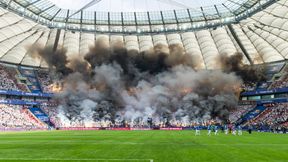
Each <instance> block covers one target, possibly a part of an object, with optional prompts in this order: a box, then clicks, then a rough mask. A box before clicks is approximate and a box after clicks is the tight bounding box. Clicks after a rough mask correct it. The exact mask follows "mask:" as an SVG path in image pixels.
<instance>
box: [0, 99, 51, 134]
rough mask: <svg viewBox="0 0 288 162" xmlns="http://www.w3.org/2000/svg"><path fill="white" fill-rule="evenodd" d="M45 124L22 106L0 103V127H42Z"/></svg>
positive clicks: (44, 126)
mask: <svg viewBox="0 0 288 162" xmlns="http://www.w3.org/2000/svg"><path fill="white" fill-rule="evenodd" d="M44 128H46V125H45V124H44V123H42V122H40V121H38V120H37V119H36V118H35V117H34V116H33V115H32V114H31V112H30V111H29V110H28V109H27V108H26V107H23V106H16V105H4V104H0V129H1V130H3V129H11V130H13V129H24V130H30V129H44Z"/></svg>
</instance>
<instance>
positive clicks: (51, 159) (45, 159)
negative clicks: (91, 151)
mask: <svg viewBox="0 0 288 162" xmlns="http://www.w3.org/2000/svg"><path fill="white" fill-rule="evenodd" d="M2 160H8V161H10V160H22V161H48V160H49V161H149V162H154V160H153V159H57V158H42V159H37V158H0V161H2Z"/></svg>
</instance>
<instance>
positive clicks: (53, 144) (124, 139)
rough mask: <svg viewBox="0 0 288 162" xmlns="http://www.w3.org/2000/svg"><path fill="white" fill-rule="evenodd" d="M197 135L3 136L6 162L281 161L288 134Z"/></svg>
mask: <svg viewBox="0 0 288 162" xmlns="http://www.w3.org/2000/svg"><path fill="white" fill-rule="evenodd" d="M194 133H195V132H194V131H188V130H187V131H160V130H156V131H47V132H9V133H0V161H7V162H12V161H26V162H27V161H32V162H60V161H64V162H65V161H69V162H85V161H86V162H88V161H89V162H92V161H94V162H194V161H199V162H205V161H207V162H214V161H217V162H218V161H219V162H221V161H225V162H226V161H227V162H233V161H235V162H242V161H243V162H244V161H245V162H256V161H267V162H273V161H274V162H280V161H288V134H286V135H284V134H273V133H256V132H253V134H251V135H250V134H247V133H246V132H244V134H243V135H242V136H233V135H224V134H223V133H220V134H219V135H217V136H215V135H211V136H207V135H206V131H202V132H201V136H195V135H194Z"/></svg>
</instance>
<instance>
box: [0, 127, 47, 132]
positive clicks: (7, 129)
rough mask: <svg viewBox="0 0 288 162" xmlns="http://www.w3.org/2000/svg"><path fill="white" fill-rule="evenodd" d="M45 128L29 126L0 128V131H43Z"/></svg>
mask: <svg viewBox="0 0 288 162" xmlns="http://www.w3.org/2000/svg"><path fill="white" fill-rule="evenodd" d="M44 130H47V128H31V129H24V128H0V132H5V131H6V132H10V131H11V132H14V131H44Z"/></svg>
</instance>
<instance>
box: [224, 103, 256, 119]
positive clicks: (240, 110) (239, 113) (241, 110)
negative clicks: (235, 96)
mask: <svg viewBox="0 0 288 162" xmlns="http://www.w3.org/2000/svg"><path fill="white" fill-rule="evenodd" d="M255 106H256V105H238V106H237V108H236V109H235V110H233V111H231V112H230V115H229V120H230V122H232V123H235V122H237V120H238V119H240V118H241V117H243V116H244V115H245V114H246V113H248V112H249V111H251V110H252V109H253V108H255Z"/></svg>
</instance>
